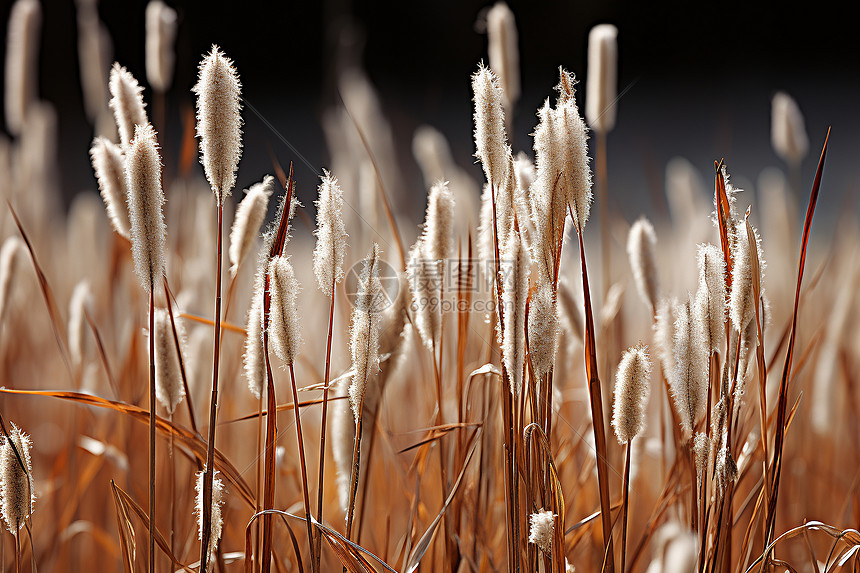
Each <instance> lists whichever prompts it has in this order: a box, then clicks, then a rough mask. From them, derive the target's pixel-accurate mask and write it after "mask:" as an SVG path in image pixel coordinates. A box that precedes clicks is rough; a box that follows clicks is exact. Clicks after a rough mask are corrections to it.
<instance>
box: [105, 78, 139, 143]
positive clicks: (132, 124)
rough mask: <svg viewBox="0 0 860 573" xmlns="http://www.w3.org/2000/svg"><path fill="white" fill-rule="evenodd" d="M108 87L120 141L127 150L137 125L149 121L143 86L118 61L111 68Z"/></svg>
mask: <svg viewBox="0 0 860 573" xmlns="http://www.w3.org/2000/svg"><path fill="white" fill-rule="evenodd" d="M108 87H109V88H110V94H111V100H110V104H109V105H110V108H111V109H112V110H113V116H114V119H115V120H116V127H117V129H118V130H119V140H120V143H121V144H122V147H123V149H124V150H125V149H127V148H128V146H129V144H130V143H131V140H132V138H134V137H136V134H135V128H136V126H138V125H147V124H148V123H149V120H148V119H147V118H146V110H145V109H144V108H145V107H146V104H145V103H143V87H141V86H140V85H139V84H138V83H137V80H136V79H134V76H133V75H131V73H130V72H129V71H128V70H126V69H125V68H124V67H122V66H120V65H119V64H118V63H116V62H115V63H114V65H113V67H112V68H111V70H110V83H109V84H108Z"/></svg>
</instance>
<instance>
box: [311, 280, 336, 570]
mask: <svg viewBox="0 0 860 573" xmlns="http://www.w3.org/2000/svg"><path fill="white" fill-rule="evenodd" d="M334 287H335V282H334V280H332V284H331V300H330V302H329V311H328V338H327V340H326V347H325V377H324V378H323V405H322V419H321V422H320V461H319V483H318V484H317V520H319V521H320V523H322V521H323V485H324V482H325V436H326V418H327V415H328V385H329V377H330V376H331V337H332V330H333V327H334V295H335V289H334ZM314 551H315V553H314V555H315V556H316V567H317V569H319V566H320V561H321V559H322V533H321V532H318V533H317V535H316V541H315V549H314Z"/></svg>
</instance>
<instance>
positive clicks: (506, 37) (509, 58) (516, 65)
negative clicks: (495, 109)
mask: <svg viewBox="0 0 860 573" xmlns="http://www.w3.org/2000/svg"><path fill="white" fill-rule="evenodd" d="M487 54H488V56H489V58H490V69H491V70H493V73H495V74H496V77H498V78H499V83H500V84H501V87H502V103H503V104H504V109H505V114H506V116H507V117H508V118H510V117H512V115H513V111H514V106H516V104H517V101H518V100H519V99H520V49H519V46H518V35H517V23H516V21H515V20H514V13H513V12H511V9H510V8H508V5H507V4H505V3H504V2H496V3H495V4H493V7H492V8H490V10H489V12H487Z"/></svg>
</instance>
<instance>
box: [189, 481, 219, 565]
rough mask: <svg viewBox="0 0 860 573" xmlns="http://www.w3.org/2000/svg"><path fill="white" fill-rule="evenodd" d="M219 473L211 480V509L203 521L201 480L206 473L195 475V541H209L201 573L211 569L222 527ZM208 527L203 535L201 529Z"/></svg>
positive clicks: (203, 506) (203, 505)
mask: <svg viewBox="0 0 860 573" xmlns="http://www.w3.org/2000/svg"><path fill="white" fill-rule="evenodd" d="M219 473H221V472H219V471H215V472H214V475H213V478H212V500H211V503H210V504H209V506H210V507H211V508H212V509H211V510H210V512H209V519H208V520H204V519H203V515H204V512H205V511H206V509H205V508H206V503H205V501H204V494H203V480H204V476H205V474H206V471H205V470H204V471H199V472H197V475H196V479H195V482H196V485H195V486H194V489H195V491H196V492H197V496H196V498H195V504H194V507H195V513H196V514H197V539H199V540H200V541H202V540H203V539H204V538H206V539H208V540H209V550H208V551H207V554H208V555H209V560H208V561H207V562H206V566H205V567H204V566H202V565H201V566H200V569H201V570H202V571H209V570H210V569H211V567H212V559H213V556H214V555H215V551H216V550H217V549H218V543H219V542H220V541H221V532H222V529H223V526H224V520H223V517H222V515H221V505H222V504H223V503H224V500H223V497H224V483H223V482H222V481H221V479H220V478H216V477H214V476H217V475H218V474H219ZM204 527H208V528H209V531H208V532H206V535H204V531H203V528H204Z"/></svg>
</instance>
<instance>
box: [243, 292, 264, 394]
mask: <svg viewBox="0 0 860 573" xmlns="http://www.w3.org/2000/svg"><path fill="white" fill-rule="evenodd" d="M253 297H254V298H253V299H252V300H251V308H250V309H248V325H247V327H246V337H245V353H244V355H243V356H242V364H243V366H244V368H245V378H246V380H247V381H248V389H249V390H250V391H251V394H253V395H254V398H257V399H259V398H260V392H262V390H263V386H265V383H266V363H265V357H264V354H263V286H262V281H260V285H259V288H255V289H254V295H253Z"/></svg>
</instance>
